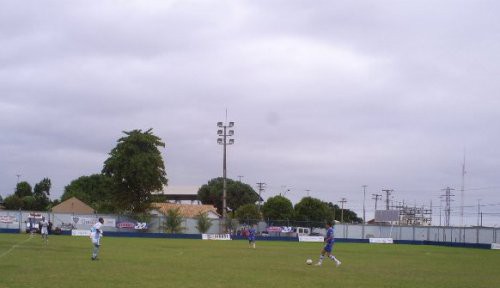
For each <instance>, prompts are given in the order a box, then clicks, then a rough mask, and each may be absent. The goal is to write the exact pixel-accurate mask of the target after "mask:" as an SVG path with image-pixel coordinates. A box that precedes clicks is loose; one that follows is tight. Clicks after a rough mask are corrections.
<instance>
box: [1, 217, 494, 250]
mask: <svg viewBox="0 0 500 288" xmlns="http://www.w3.org/2000/svg"><path fill="white" fill-rule="evenodd" d="M42 217H45V218H46V219H48V220H49V221H50V222H51V230H52V233H53V234H57V233H68V232H67V231H72V230H89V229H90V228H91V227H92V225H94V224H95V223H96V222H97V219H98V218H99V217H102V218H103V219H104V230H105V231H108V232H127V233H166V231H167V229H166V228H167V227H168V224H167V222H168V221H167V220H168V219H167V217H166V216H164V215H162V214H152V215H149V216H148V217H147V219H144V218H143V219H142V220H137V218H140V217H134V216H133V215H115V214H113V215H111V214H64V213H51V212H30V211H8V210H0V231H4V232H6V231H10V232H12V231H15V230H17V231H19V232H26V231H29V230H30V228H34V229H37V228H38V222H39V221H40V220H41V218H42ZM209 222H210V223H211V225H210V227H209V229H208V230H206V231H204V232H203V233H206V234H222V233H225V232H224V231H227V233H230V234H233V235H236V236H244V230H245V229H247V228H248V227H249V225H253V224H256V228H257V232H258V235H259V236H261V237H297V236H298V235H317V236H322V235H325V232H326V230H325V228H324V223H323V222H311V221H292V220H276V221H274V220H268V221H266V222H263V221H257V220H251V219H248V220H247V221H245V222H244V223H240V222H239V221H237V220H230V221H226V222H225V223H224V222H222V221H221V220H220V219H210V220H209ZM198 226H199V223H198V219H195V218H182V222H181V224H180V231H179V232H178V233H182V234H201V233H202V232H201V231H199V229H198V228H197V227H198ZM335 238H336V239H339V240H343V239H347V240H363V239H369V238H392V239H394V240H395V241H411V242H419V241H421V242H424V241H427V242H448V243H463V244H491V243H500V228H498V227H444V226H391V225H376V224H370V225H368V224H366V225H365V224H346V223H339V224H336V226H335Z"/></svg>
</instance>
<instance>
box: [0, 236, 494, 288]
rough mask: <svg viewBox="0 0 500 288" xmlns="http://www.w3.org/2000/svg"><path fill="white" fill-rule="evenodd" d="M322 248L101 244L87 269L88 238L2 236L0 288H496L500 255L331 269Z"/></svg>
mask: <svg viewBox="0 0 500 288" xmlns="http://www.w3.org/2000/svg"><path fill="white" fill-rule="evenodd" d="M321 247H322V244H321V243H298V242H274V241H257V249H250V248H248V243H247V241H202V240H183V239H148V238H120V237H117V238H114V237H104V238H103V239H102V247H101V252H100V260H99V261H91V260H90V256H91V249H92V247H91V242H90V240H89V239H88V237H71V236H51V237H50V238H49V243H48V245H45V244H44V243H43V242H42V240H41V237H40V235H35V236H34V237H33V238H30V236H29V235H26V234H0V287H1V288H11V287H12V288H14V287H16V288H18V287H19V288H21V287H40V288H43V287H50V288H54V287H70V288H79V287H84V288H92V287H120V288H124V287H141V288H148V287H241V288H244V287H253V288H255V287H265V286H267V287H287V288H289V287H342V288H350V287H418V288H422V287H440V288H443V287H450V288H451V287H453V288H458V287H464V288H465V287H467V288H469V287H485V288H486V287H488V288H491V287H498V285H499V283H500V273H498V268H499V267H500V253H499V251H493V250H483V249H467V248H451V247H436V246H418V245H415V246H413V245H384V244H371V245H370V244H355V243H352V244H351V243H337V244H336V246H335V255H336V256H337V257H338V258H339V259H340V260H341V261H342V265H341V266H340V267H335V264H334V263H333V261H331V260H326V259H325V261H324V263H323V266H321V267H315V266H311V265H306V264H305V261H306V259H308V258H310V259H313V261H314V262H316V261H317V259H318V255H319V251H320V250H321Z"/></svg>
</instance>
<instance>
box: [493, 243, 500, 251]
mask: <svg viewBox="0 0 500 288" xmlns="http://www.w3.org/2000/svg"><path fill="white" fill-rule="evenodd" d="M491 249H494V250H500V243H491Z"/></svg>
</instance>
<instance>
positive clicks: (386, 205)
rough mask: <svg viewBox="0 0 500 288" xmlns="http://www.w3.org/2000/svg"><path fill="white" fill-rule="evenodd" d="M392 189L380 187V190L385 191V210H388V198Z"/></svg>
mask: <svg viewBox="0 0 500 288" xmlns="http://www.w3.org/2000/svg"><path fill="white" fill-rule="evenodd" d="M392 191H394V190H392V189H382V192H385V195H386V196H385V210H389V199H390V197H391V194H392Z"/></svg>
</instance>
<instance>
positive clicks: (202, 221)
mask: <svg viewBox="0 0 500 288" xmlns="http://www.w3.org/2000/svg"><path fill="white" fill-rule="evenodd" d="M196 220H197V224H196V229H198V231H199V232H200V233H202V234H203V233H206V232H207V231H208V229H210V227H212V219H210V218H208V213H207V212H205V213H202V212H200V213H198V215H196Z"/></svg>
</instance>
